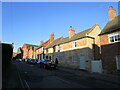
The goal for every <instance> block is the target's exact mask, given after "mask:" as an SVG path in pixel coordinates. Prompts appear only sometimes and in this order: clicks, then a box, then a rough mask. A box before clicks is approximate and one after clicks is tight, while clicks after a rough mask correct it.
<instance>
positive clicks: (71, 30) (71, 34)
mask: <svg viewBox="0 0 120 90" xmlns="http://www.w3.org/2000/svg"><path fill="white" fill-rule="evenodd" d="M74 35H75V30H74V28H73V27H72V26H70V30H69V38H71V37H72V36H74Z"/></svg>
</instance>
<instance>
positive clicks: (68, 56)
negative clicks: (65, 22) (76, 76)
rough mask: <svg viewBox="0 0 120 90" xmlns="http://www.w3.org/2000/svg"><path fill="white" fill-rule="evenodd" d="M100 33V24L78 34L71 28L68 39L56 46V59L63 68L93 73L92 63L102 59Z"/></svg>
mask: <svg viewBox="0 0 120 90" xmlns="http://www.w3.org/2000/svg"><path fill="white" fill-rule="evenodd" d="M100 32H101V29H100V27H99V25H98V24H95V25H94V26H93V27H92V28H90V29H87V30H85V31H82V32H80V33H77V34H75V30H74V28H73V27H72V26H70V29H69V35H68V37H66V38H63V39H62V40H60V41H59V42H58V43H57V44H56V46H55V48H56V52H55V54H54V58H55V59H57V60H58V61H59V62H58V63H59V65H61V66H64V67H69V68H74V69H83V70H87V71H91V61H92V60H99V59H100V54H99V47H100V42H99V36H98V34H100Z"/></svg>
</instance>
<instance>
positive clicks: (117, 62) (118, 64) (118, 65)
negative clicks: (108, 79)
mask: <svg viewBox="0 0 120 90" xmlns="http://www.w3.org/2000/svg"><path fill="white" fill-rule="evenodd" d="M116 64H117V69H118V70H120V55H117V56H116Z"/></svg>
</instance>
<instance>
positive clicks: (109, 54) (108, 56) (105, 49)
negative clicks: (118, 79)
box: [100, 31, 120, 73]
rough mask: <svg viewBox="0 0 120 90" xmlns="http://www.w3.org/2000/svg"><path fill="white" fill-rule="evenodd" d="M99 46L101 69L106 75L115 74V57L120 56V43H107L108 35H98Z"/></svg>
mask: <svg viewBox="0 0 120 90" xmlns="http://www.w3.org/2000/svg"><path fill="white" fill-rule="evenodd" d="M116 32H118V31H116ZM119 32H120V31H119ZM100 45H101V60H102V65H103V69H104V70H105V71H106V72H108V73H115V72H117V66H116V55H120V42H116V43H109V41H108V34H104V35H100Z"/></svg>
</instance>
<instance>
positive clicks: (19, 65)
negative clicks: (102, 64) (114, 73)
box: [3, 62, 120, 90]
mask: <svg viewBox="0 0 120 90" xmlns="http://www.w3.org/2000/svg"><path fill="white" fill-rule="evenodd" d="M8 74H9V75H8ZM8 74H7V75H6V76H4V78H3V88H27V89H29V90H30V89H32V88H119V85H120V83H119V82H118V81H119V80H118V78H115V77H113V78H110V79H114V82H112V81H113V80H111V82H110V81H109V78H108V80H107V77H105V76H104V77H103V76H102V75H97V74H92V73H88V72H83V71H77V70H70V69H64V68H61V67H58V68H57V69H43V68H40V67H39V65H33V64H27V63H23V62H12V63H11V66H10V68H9V70H8ZM95 75H96V76H95ZM98 76H99V77H98ZM101 77H102V79H101V80H100V79H99V78H101ZM103 78H104V79H103ZM115 79H116V80H115Z"/></svg>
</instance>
